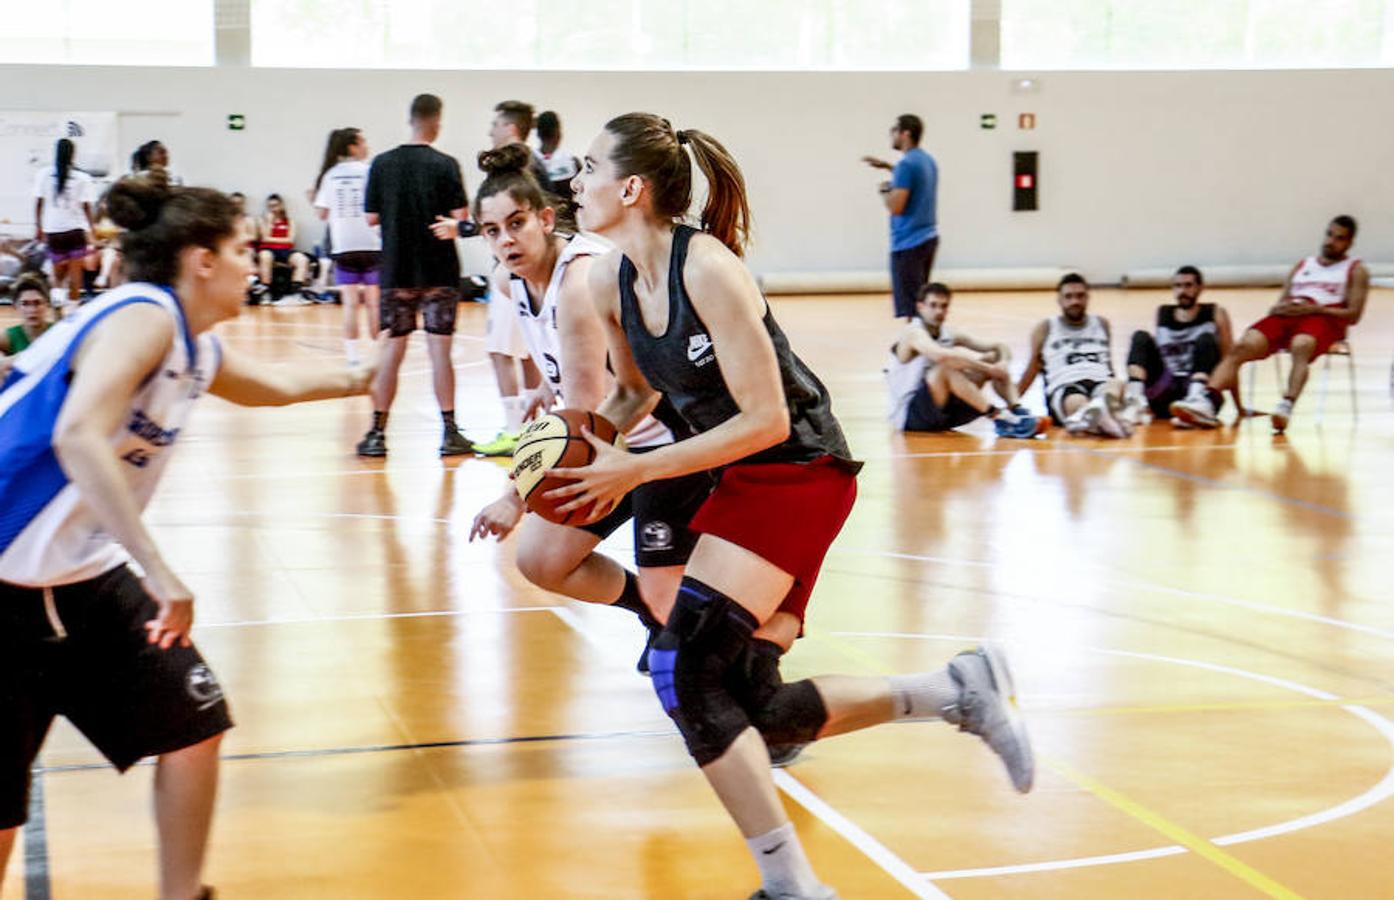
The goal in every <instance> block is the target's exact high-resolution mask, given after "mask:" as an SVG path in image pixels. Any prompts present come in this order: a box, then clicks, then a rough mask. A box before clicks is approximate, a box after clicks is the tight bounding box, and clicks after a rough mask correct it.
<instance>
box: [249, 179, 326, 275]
mask: <svg viewBox="0 0 1394 900" xmlns="http://www.w3.org/2000/svg"><path fill="white" fill-rule="evenodd" d="M258 230H259V232H260V238H259V240H258V243H257V248H258V249H257V268H258V275H259V276H260V277H261V283H262V284H264V285H266V286H268V287H269V286H270V285H271V284H272V276H273V274H274V273H273V271H272V270H273V269H274V267H275V266H276V264H278V263H279V264H281V265H288V266H290V289H291V292H292V293H297V294H302V295H307V296H306V297H305V299H308V300H313V299H314V298H313V297H310V296H308V289H307V287H306V285H307V283H308V282H309V278H310V257H308V256H306V255H305V254H304V253H301V252H300V251H299V250H296V249H295V222H294V221H292V220H291V218H290V215H289V214H288V213H287V212H286V204H285V201H284V200H282V199H281V195H280V194H271V195H270V196H268V197H267V198H266V215H264V216H262V217H261V222H260V223H259V227H258Z"/></svg>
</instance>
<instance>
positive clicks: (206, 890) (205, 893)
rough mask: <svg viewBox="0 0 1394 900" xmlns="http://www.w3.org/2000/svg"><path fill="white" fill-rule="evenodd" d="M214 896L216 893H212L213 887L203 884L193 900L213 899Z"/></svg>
mask: <svg viewBox="0 0 1394 900" xmlns="http://www.w3.org/2000/svg"><path fill="white" fill-rule="evenodd" d="M214 896H216V895H215V894H214V893H213V889H212V888H211V887H209V886H208V885H206V884H205V885H204V886H203V890H201V891H199V892H198V897H196V898H195V900H213V898H214Z"/></svg>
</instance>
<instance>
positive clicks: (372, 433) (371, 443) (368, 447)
mask: <svg viewBox="0 0 1394 900" xmlns="http://www.w3.org/2000/svg"><path fill="white" fill-rule="evenodd" d="M357 451H358V455H359V456H372V457H379V456H386V455H387V435H385V434H383V433H382V432H381V431H379V430H378V429H376V428H369V429H368V433H367V434H365V435H363V440H361V441H359V442H358V448H357Z"/></svg>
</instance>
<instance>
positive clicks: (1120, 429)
mask: <svg viewBox="0 0 1394 900" xmlns="http://www.w3.org/2000/svg"><path fill="white" fill-rule="evenodd" d="M1081 412H1083V413H1084V419H1085V421H1086V422H1088V423H1089V427H1088V429H1087V430H1088V431H1089V432H1090V433H1092V434H1097V435H1099V436H1100V437H1108V438H1125V437H1128V436H1130V435H1131V434H1132V430H1131V429H1129V428H1128V426H1126V425H1124V424H1123V423H1122V422H1120V421H1118V419H1116V418H1114V415H1113V413H1112V411H1110V410H1109V408H1108V400H1107V398H1104V397H1098V398H1095V399H1093V400H1090V401H1089V405H1087V406H1085V407H1084V409H1083V410H1081Z"/></svg>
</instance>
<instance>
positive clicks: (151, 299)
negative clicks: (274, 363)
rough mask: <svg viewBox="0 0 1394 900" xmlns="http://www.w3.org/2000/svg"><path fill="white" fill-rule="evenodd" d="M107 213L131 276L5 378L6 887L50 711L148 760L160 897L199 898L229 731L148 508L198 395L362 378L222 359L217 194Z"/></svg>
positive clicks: (233, 305)
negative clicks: (118, 231) (154, 765)
mask: <svg viewBox="0 0 1394 900" xmlns="http://www.w3.org/2000/svg"><path fill="white" fill-rule="evenodd" d="M107 203H108V206H109V207H110V209H111V215H112V218H113V219H114V220H115V221H116V223H117V224H118V225H121V226H122V227H124V228H126V229H128V230H127V231H126V233H125V234H124V235H123V236H122V251H123V253H124V254H125V258H126V264H127V265H128V266H129V268H130V272H131V276H132V278H133V279H135V282H134V283H131V284H128V285H126V286H124V287H121V288H117V289H115V290H113V291H110V292H108V293H106V294H104V295H102V297H101V298H99V299H98V300H95V301H93V302H92V303H90V304H89V305H87V306H85V307H83V308H81V309H80V310H79V311H78V312H77V313H76V314H75V315H73V316H71V317H70V318H68V319H66V320H64V321H63V322H60V323H59V324H57V325H55V326H54V327H53V328H51V329H49V330H48V331H47V332H45V333H44V334H43V335H42V336H41V337H40V338H39V339H38V340H37V341H35V342H34V344H32V345H31V346H30V347H29V348H28V349H27V350H25V351H24V352H23V353H21V354H20V355H19V356H18V357H17V358H16V359H15V362H14V365H13V367H12V368H11V369H10V371H9V372H8V373H7V374H6V375H5V377H4V381H3V383H0V496H3V497H4V498H5V502H4V505H3V508H0V882H3V878H4V868H5V861H6V859H7V858H8V856H9V852H10V849H11V847H12V846H13V844H14V838H15V830H16V829H17V828H18V827H19V826H20V825H22V824H23V823H24V821H25V819H26V816H27V811H28V798H27V794H28V790H29V772H30V767H31V766H32V764H33V762H34V759H35V757H36V756H37V755H38V752H39V749H40V747H41V746H42V744H43V739H44V736H45V734H46V733H47V731H48V728H49V725H50V724H51V722H52V720H53V718H54V717H55V716H58V715H62V716H65V717H67V718H68V719H69V720H70V721H71V722H72V723H73V724H74V725H75V726H76V727H77V728H78V730H79V731H81V732H82V733H83V734H84V735H85V736H86V737H87V739H88V740H90V741H91V742H92V743H93V744H94V745H95V746H96V747H97V749H98V750H100V751H101V752H102V754H103V755H104V756H106V758H107V759H108V760H110V762H111V764H112V765H113V766H115V767H116V768H117V769H119V770H121V771H125V770H126V769H127V768H129V767H130V766H132V765H134V764H135V763H136V762H138V761H139V760H140V759H142V758H144V757H146V756H157V757H158V758H159V762H158V774H157V775H156V785H157V788H156V792H155V813H156V820H157V824H158V826H159V832H160V896H161V897H164V898H174V897H178V898H192V897H208V896H211V892H210V891H209V889H207V888H205V887H203V886H202V884H201V877H200V876H201V871H202V866H203V856H204V848H205V844H206V841H207V837H208V829H209V824H210V821H211V818H212V813H213V800H214V792H215V786H216V783H217V766H218V744H219V739H220V737H221V735H222V733H223V732H224V731H226V730H227V729H228V728H230V727H231V725H232V719H231V717H230V716H229V714H228V707H227V702H226V701H225V700H224V698H223V692H222V688H221V687H220V686H219V685H218V681H217V679H216V678H215V677H214V675H213V673H212V671H211V670H210V669H209V668H208V666H207V664H206V663H205V662H204V660H203V658H202V657H201V656H200V655H199V652H198V650H197V649H196V648H195V647H194V645H193V644H192V643H191V641H190V640H189V629H190V627H191V625H192V624H193V595H192V593H191V592H190V591H189V589H188V588H187V587H185V586H184V584H183V582H181V581H180V579H179V577H178V576H177V575H175V574H174V572H173V571H172V570H171V569H170V567H169V565H168V564H167V563H166V562H165V560H164V558H163V556H161V554H160V552H159V548H158V547H156V545H155V543H154V541H153V540H152V539H151V537H150V534H149V532H148V531H146V529H145V526H144V525H143V524H142V522H141V511H142V509H143V508H144V507H145V505H146V503H147V502H148V501H149V499H150V496H151V494H152V493H153V492H154V490H155V485H156V483H157V482H158V480H159V477H160V473H161V472H162V471H163V470H164V467H165V464H166V463H167V461H168V458H169V454H170V452H171V450H172V449H173V446H174V444H175V443H176V442H177V441H178V439H179V437H180V435H181V434H182V433H183V431H184V428H185V427H186V424H187V418H188V414H189V411H190V408H191V407H192V405H193V402H194V400H196V399H197V398H198V397H200V396H201V395H202V394H204V393H205V392H210V391H211V392H212V393H215V394H218V395H219V396H222V397H224V398H226V399H228V400H231V401H233V402H235V403H241V404H244V405H279V404H285V403H292V402H295V401H298V400H313V399H319V398H324V397H336V396H348V395H350V394H355V393H363V392H365V391H366V389H367V384H368V378H369V377H370V375H371V372H370V370H369V369H368V368H365V369H362V370H359V371H357V372H347V371H344V372H313V373H310V372H306V373H289V372H284V371H279V370H276V369H269V368H267V367H266V366H264V365H263V364H262V363H261V362H259V361H252V360H243V359H241V358H240V357H239V356H237V355H236V354H234V353H230V352H226V351H224V349H223V348H222V347H221V346H220V344H219V343H218V340H217V338H216V337H214V336H213V335H212V333H211V332H210V330H209V329H210V328H212V326H213V325H215V324H216V323H218V322H220V321H222V320H224V319H231V318H233V317H235V316H236V315H237V313H238V311H239V310H240V309H241V306H242V300H243V294H244V290H245V288H246V283H247V275H248V266H247V261H246V258H245V256H244V255H243V253H242V246H241V239H240V235H239V231H238V228H237V224H238V223H237V219H238V213H237V211H236V208H235V206H234V204H233V202H232V200H231V199H230V198H228V197H226V196H224V195H223V194H220V193H218V192H216V191H212V190H208V189H206V188H174V189H171V188H169V187H168V186H167V185H166V183H165V182H164V180H163V178H160V177H156V178H147V177H134V178H126V179H123V180H121V181H120V182H118V183H117V184H116V185H115V186H114V187H113V188H112V189H111V192H110V193H109V194H108V199H107ZM137 567H138V568H137Z"/></svg>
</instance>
